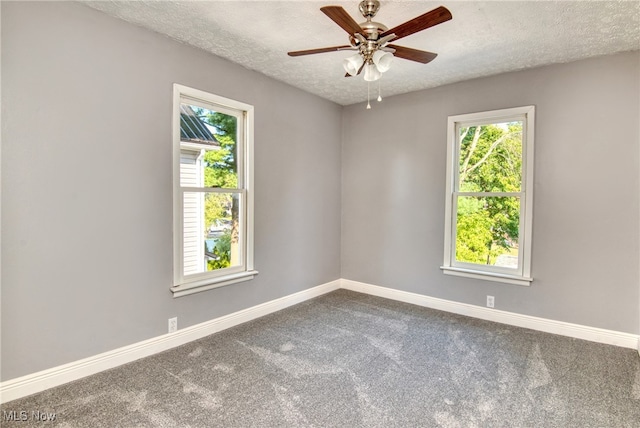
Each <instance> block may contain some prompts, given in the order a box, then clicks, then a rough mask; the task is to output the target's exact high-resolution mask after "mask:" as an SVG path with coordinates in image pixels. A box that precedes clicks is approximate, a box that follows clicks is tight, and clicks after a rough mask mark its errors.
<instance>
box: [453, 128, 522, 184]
mask: <svg viewBox="0 0 640 428" xmlns="http://www.w3.org/2000/svg"><path fill="white" fill-rule="evenodd" d="M458 138H459V141H460V153H459V159H458V161H459V165H460V166H459V175H458V189H459V190H460V191H461V192H519V191H520V184H521V181H522V121H517V122H504V123H492V124H487V125H478V126H468V127H460V131H459V134H458Z"/></svg>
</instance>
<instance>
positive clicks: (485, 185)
mask: <svg viewBox="0 0 640 428" xmlns="http://www.w3.org/2000/svg"><path fill="white" fill-rule="evenodd" d="M534 114H535V108H534V107H533V106H528V107H519V108H511V109H505V110H496V111H488V112H482V113H472V114H464V115H458V116H450V117H449V121H448V143H447V177H446V186H447V200H446V205H445V206H446V212H445V237H444V241H445V249H444V264H443V266H442V269H443V272H444V273H446V274H451V275H458V276H466V277H472V278H479V279H487V280H492V281H498V282H506V283H512V284H518V285H529V284H530V282H531V281H532V278H531V232H532V212H533V205H532V203H533V133H534Z"/></svg>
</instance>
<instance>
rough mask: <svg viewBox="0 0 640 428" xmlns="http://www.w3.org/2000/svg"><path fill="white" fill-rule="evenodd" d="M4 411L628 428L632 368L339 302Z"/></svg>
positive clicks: (215, 423) (80, 423) (142, 422)
mask: <svg viewBox="0 0 640 428" xmlns="http://www.w3.org/2000/svg"><path fill="white" fill-rule="evenodd" d="M2 410H3V424H2V426H3V427H5V426H6V427H11V426H20V427H28V426H46V425H48V424H43V423H41V422H38V421H35V420H34V419H33V418H32V412H33V411H41V412H50V413H55V414H56V420H55V422H54V425H55V426H58V427H187V426H191V427H299V426H300V427H440V426H442V427H580V428H584V427H640V358H639V357H638V354H637V352H636V351H634V350H631V349H624V348H618V347H613V346H608V345H601V344H596V343H591V342H586V341H582V340H576V339H571V338H566V337H562V336H555V335H551V334H546V333H540V332H536V331H532V330H526V329H521V328H516V327H510V326H506V325H502V324H495V323H491V322H487V321H482V320H477V319H472V318H467V317H463V316H458V315H452V314H448V313H445V312H439V311H435V310H430V309H425V308H421V307H418V306H413V305H409V304H404V303H399V302H394V301H390V300H385V299H381V298H377V297H372V296H367V295H364V294H359V293H354V292H350V291H346V290H338V291H335V292H333V293H330V294H327V295H325V296H322V297H319V298H316V299H313V300H310V301H308V302H305V303H302V304H300V305H297V306H294V307H291V308H289V309H285V310H283V311H280V312H277V313H275V314H271V315H269V316H266V317H264V318H261V319H259V320H255V321H252V322H249V323H246V324H244V325H241V326H238V327H235V328H232V329H229V330H226V331H224V332H222V333H219V334H215V335H212V336H209V337H207V338H204V339H202V340H199V341H196V342H192V343H189V344H187V345H184V346H182V347H179V348H176V349H173V350H170V351H167V352H164V353H162V354H158V355H155V356H153V357H149V358H146V359H144V360H140V361H137V362H134V363H130V364H127V365H125V366H122V367H119V368H116V369H113V370H109V371H106V372H103V373H100V374H97V375H94V376H91V377H88V378H85V379H82V380H79V381H76V382H73V383H70V384H67V385H63V386H60V387H57V388H53V389H51V390H48V391H44V392H42V393H39V394H36V395H33V396H31V397H26V398H23V399H20V400H15V401H12V402H9V403H6V404H5V405H3V406H2ZM12 411H14V412H20V411H26V412H28V414H29V417H28V420H27V421H25V422H7V421H6V417H5V416H6V415H7V413H6V412H12Z"/></svg>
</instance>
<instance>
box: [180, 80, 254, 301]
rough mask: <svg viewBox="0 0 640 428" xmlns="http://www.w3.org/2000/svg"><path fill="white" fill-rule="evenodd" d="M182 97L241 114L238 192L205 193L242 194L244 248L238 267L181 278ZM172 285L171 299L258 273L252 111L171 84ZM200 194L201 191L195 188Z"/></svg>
mask: <svg viewBox="0 0 640 428" xmlns="http://www.w3.org/2000/svg"><path fill="white" fill-rule="evenodd" d="M183 97H187V98H189V99H192V100H194V101H201V102H202V103H204V104H205V105H210V104H214V105H216V106H218V107H221V108H220V109H219V110H218V111H222V112H223V113H226V111H224V109H225V108H228V109H231V110H232V111H241V112H242V114H243V115H244V120H243V121H242V122H243V123H244V128H243V129H242V132H243V133H244V144H242V145H240V144H239V145H238V153H239V157H242V159H243V162H238V184H239V186H240V187H241V189H240V190H232V189H206V190H207V192H209V191H211V192H218V191H225V192H232V193H242V194H243V195H244V198H243V199H244V203H243V204H242V206H241V210H240V217H241V219H244V221H241V222H240V223H241V224H243V223H244V230H242V231H241V233H242V234H243V235H244V246H243V248H242V249H241V252H242V254H243V257H244V264H243V265H242V266H234V267H230V268H226V269H220V270H218V271H210V272H203V273H202V274H197V275H190V276H189V278H185V277H184V275H183V254H182V253H183V239H184V237H183V229H182V228H183V226H182V221H183V218H182V217H183V206H182V205H183V202H182V191H183V190H185V189H186V190H188V188H181V186H180V103H181V100H182V98H183ZM172 114H173V219H174V220H173V286H172V287H171V291H172V292H173V297H180V296H185V295H188V294H193V293H198V292H201V291H205V290H210V289H212V288H217V287H223V286H226V285H230V284H235V283H238V282H244V281H248V280H251V279H253V278H254V277H255V276H256V275H257V274H258V272H257V271H256V270H255V269H254V264H253V262H254V260H253V247H254V239H253V238H254V226H253V220H254V205H253V153H254V152H253V139H254V132H253V124H254V108H253V106H252V105H249V104H245V103H242V102H239V101H235V100H231V99H228V98H224V97H221V96H218V95H213V94H210V93H208V92H204V91H200V90H198V89H193V88H189V87H187V86H183V85H179V84H174V85H173V113H172ZM198 190H199V191H202V188H199V189H198Z"/></svg>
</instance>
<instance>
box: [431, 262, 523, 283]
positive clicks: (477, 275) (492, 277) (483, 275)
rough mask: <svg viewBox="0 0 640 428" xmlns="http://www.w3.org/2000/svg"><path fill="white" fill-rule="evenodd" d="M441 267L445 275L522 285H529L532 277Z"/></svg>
mask: <svg viewBox="0 0 640 428" xmlns="http://www.w3.org/2000/svg"><path fill="white" fill-rule="evenodd" d="M440 269H442V273H444V274H445V275H454V276H462V277H465V278H474V279H482V280H485V281H495V282H503V283H505V284H515V285H522V286H526V287H528V286H530V285H531V281H533V278H528V277H524V276H517V275H508V274H503V273H495V272H483V271H477V270H471V269H462V268H457V267H451V266H440Z"/></svg>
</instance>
